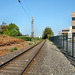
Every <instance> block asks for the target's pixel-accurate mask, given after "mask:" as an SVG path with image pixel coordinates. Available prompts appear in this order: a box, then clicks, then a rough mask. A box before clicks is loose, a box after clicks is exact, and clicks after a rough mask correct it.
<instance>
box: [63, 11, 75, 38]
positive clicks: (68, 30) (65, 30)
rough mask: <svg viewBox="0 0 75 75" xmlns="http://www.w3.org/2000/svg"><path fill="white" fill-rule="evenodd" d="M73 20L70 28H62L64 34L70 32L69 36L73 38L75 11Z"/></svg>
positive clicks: (72, 14) (72, 15)
mask: <svg viewBox="0 0 75 75" xmlns="http://www.w3.org/2000/svg"><path fill="white" fill-rule="evenodd" d="M71 18H72V22H71V25H72V26H70V28H69V29H62V35H64V34H68V38H72V33H74V34H75V12H72V13H71Z"/></svg>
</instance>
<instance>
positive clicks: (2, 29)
mask: <svg viewBox="0 0 75 75" xmlns="http://www.w3.org/2000/svg"><path fill="white" fill-rule="evenodd" d="M6 28H7V27H6V23H5V22H2V24H1V25H0V33H1V34H3V32H4V31H5V30H6Z"/></svg>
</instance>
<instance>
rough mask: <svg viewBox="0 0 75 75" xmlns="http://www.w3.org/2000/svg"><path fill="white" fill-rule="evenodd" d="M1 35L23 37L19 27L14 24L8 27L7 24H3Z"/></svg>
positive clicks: (0, 26) (0, 29) (0, 27)
mask: <svg viewBox="0 0 75 75" xmlns="http://www.w3.org/2000/svg"><path fill="white" fill-rule="evenodd" d="M0 34H7V35H9V36H21V35H22V34H21V33H20V30H19V27H18V26H17V25H15V24H14V23H10V24H9V25H6V23H4V22H3V23H2V25H0Z"/></svg>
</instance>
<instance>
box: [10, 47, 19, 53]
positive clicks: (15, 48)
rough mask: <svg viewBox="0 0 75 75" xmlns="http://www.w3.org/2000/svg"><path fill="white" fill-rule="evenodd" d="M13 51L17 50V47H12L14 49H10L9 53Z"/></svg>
mask: <svg viewBox="0 0 75 75" xmlns="http://www.w3.org/2000/svg"><path fill="white" fill-rule="evenodd" d="M14 50H18V48H17V47H14V48H12V49H11V50H10V52H13V51H14Z"/></svg>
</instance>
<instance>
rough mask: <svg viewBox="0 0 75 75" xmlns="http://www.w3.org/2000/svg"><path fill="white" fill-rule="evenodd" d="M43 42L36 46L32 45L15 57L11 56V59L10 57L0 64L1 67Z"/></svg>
mask: <svg viewBox="0 0 75 75" xmlns="http://www.w3.org/2000/svg"><path fill="white" fill-rule="evenodd" d="M41 42H42V41H41ZM41 42H39V43H37V44H35V45H34V46H32V47H30V48H29V49H27V50H25V51H23V52H22V53H20V54H18V55H16V56H15V57H13V58H11V59H9V60H8V61H6V62H4V63H3V64H0V67H2V66H3V65H5V64H7V63H8V62H10V61H12V60H13V59H15V58H17V57H18V56H20V55H22V54H23V53H25V52H27V51H29V50H30V49H32V48H33V47H35V46H37V45H38V44H40V43H41Z"/></svg>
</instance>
